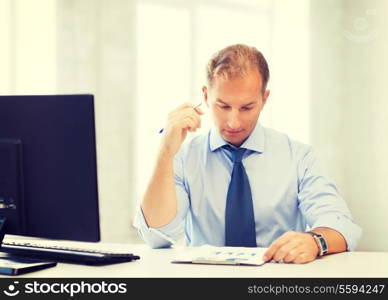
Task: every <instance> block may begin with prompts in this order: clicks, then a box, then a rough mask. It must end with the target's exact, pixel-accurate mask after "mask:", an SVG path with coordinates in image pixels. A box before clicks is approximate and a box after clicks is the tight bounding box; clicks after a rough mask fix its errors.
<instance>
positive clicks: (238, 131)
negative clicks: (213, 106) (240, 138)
mask: <svg viewBox="0 0 388 300" xmlns="http://www.w3.org/2000/svg"><path fill="white" fill-rule="evenodd" d="M224 132H225V133H226V134H227V135H237V134H239V133H241V132H243V130H242V129H240V130H227V129H225V130H224Z"/></svg>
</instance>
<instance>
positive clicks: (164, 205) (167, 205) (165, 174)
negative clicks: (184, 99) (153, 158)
mask: <svg viewBox="0 0 388 300" xmlns="http://www.w3.org/2000/svg"><path fill="white" fill-rule="evenodd" d="M201 114H203V112H202V111H201V110H200V109H199V108H195V109H194V108H193V106H192V105H190V104H184V105H181V106H179V107H178V108H177V109H175V110H174V111H172V112H171V113H170V114H169V116H168V122H167V126H166V128H165V130H164V136H163V139H162V143H161V148H160V151H159V155H158V158H157V162H156V166H155V169H154V172H153V175H152V177H151V180H150V183H149V185H148V187H147V190H146V193H145V196H144V198H143V201H142V204H141V208H142V211H143V215H144V218H145V220H146V222H147V224H148V226H150V227H153V228H158V227H162V226H164V225H166V224H168V223H170V222H171V221H172V220H173V219H174V217H175V216H176V213H177V198H176V189H175V182H174V169H173V159H174V156H175V154H176V153H177V152H178V151H179V148H180V146H181V144H182V143H183V141H184V140H185V138H186V136H187V131H195V130H196V129H197V128H199V127H200V125H201V119H200V117H199V115H201Z"/></svg>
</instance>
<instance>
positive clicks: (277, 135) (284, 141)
mask: <svg viewBox="0 0 388 300" xmlns="http://www.w3.org/2000/svg"><path fill="white" fill-rule="evenodd" d="M263 129H264V135H265V140H266V146H267V147H268V148H269V150H275V149H285V150H288V151H291V152H293V153H295V154H299V155H304V154H306V153H308V152H310V151H311V149H312V147H311V145H308V144H306V143H303V142H301V141H299V140H296V139H294V138H292V137H290V136H289V135H288V134H286V133H284V132H281V131H278V130H276V129H273V128H269V127H263Z"/></svg>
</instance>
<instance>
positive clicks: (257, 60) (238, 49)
mask: <svg viewBox="0 0 388 300" xmlns="http://www.w3.org/2000/svg"><path fill="white" fill-rule="evenodd" d="M252 68H257V70H258V71H259V73H260V75H261V80H262V91H261V92H262V93H264V92H265V89H266V87H267V83H268V80H269V69H268V64H267V61H266V60H265V58H264V56H263V54H261V52H260V51H258V50H257V49H256V48H255V47H250V46H247V45H243V44H236V45H231V46H228V47H226V48H224V49H222V50H220V51H218V52H217V53H215V54H214V55H213V56H212V57H211V59H210V60H209V62H208V64H207V67H206V75H207V83H208V85H209V86H210V87H211V85H212V83H213V80H214V78H215V77H218V76H224V77H225V78H227V79H234V78H242V77H244V76H245V75H247V73H248V71H249V70H251V69H252Z"/></svg>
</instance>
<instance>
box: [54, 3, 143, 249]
mask: <svg viewBox="0 0 388 300" xmlns="http://www.w3.org/2000/svg"><path fill="white" fill-rule="evenodd" d="M57 3H58V4H57V5H58V10H57V17H58V24H57V43H58V52H57V55H58V56H57V61H58V71H57V76H58V89H57V92H58V93H93V94H94V95H95V106H96V107H95V108H96V131H97V137H96V139H97V157H98V160H97V164H98V182H99V197H100V219H101V236H102V240H103V241H106V242H128V241H132V242H133V241H137V240H138V236H137V233H136V232H135V230H134V229H133V228H132V225H131V214H132V213H133V209H134V193H133V190H134V184H133V182H134V165H135V156H134V133H135V132H136V128H135V122H134V119H135V115H134V112H135V111H136V103H135V101H134V93H135V88H136V78H135V75H134V74H135V73H134V72H135V65H136V61H135V28H134V17H135V10H134V2H133V1H126V0H115V1H109V0H82V1H78V0H58V1H57Z"/></svg>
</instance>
